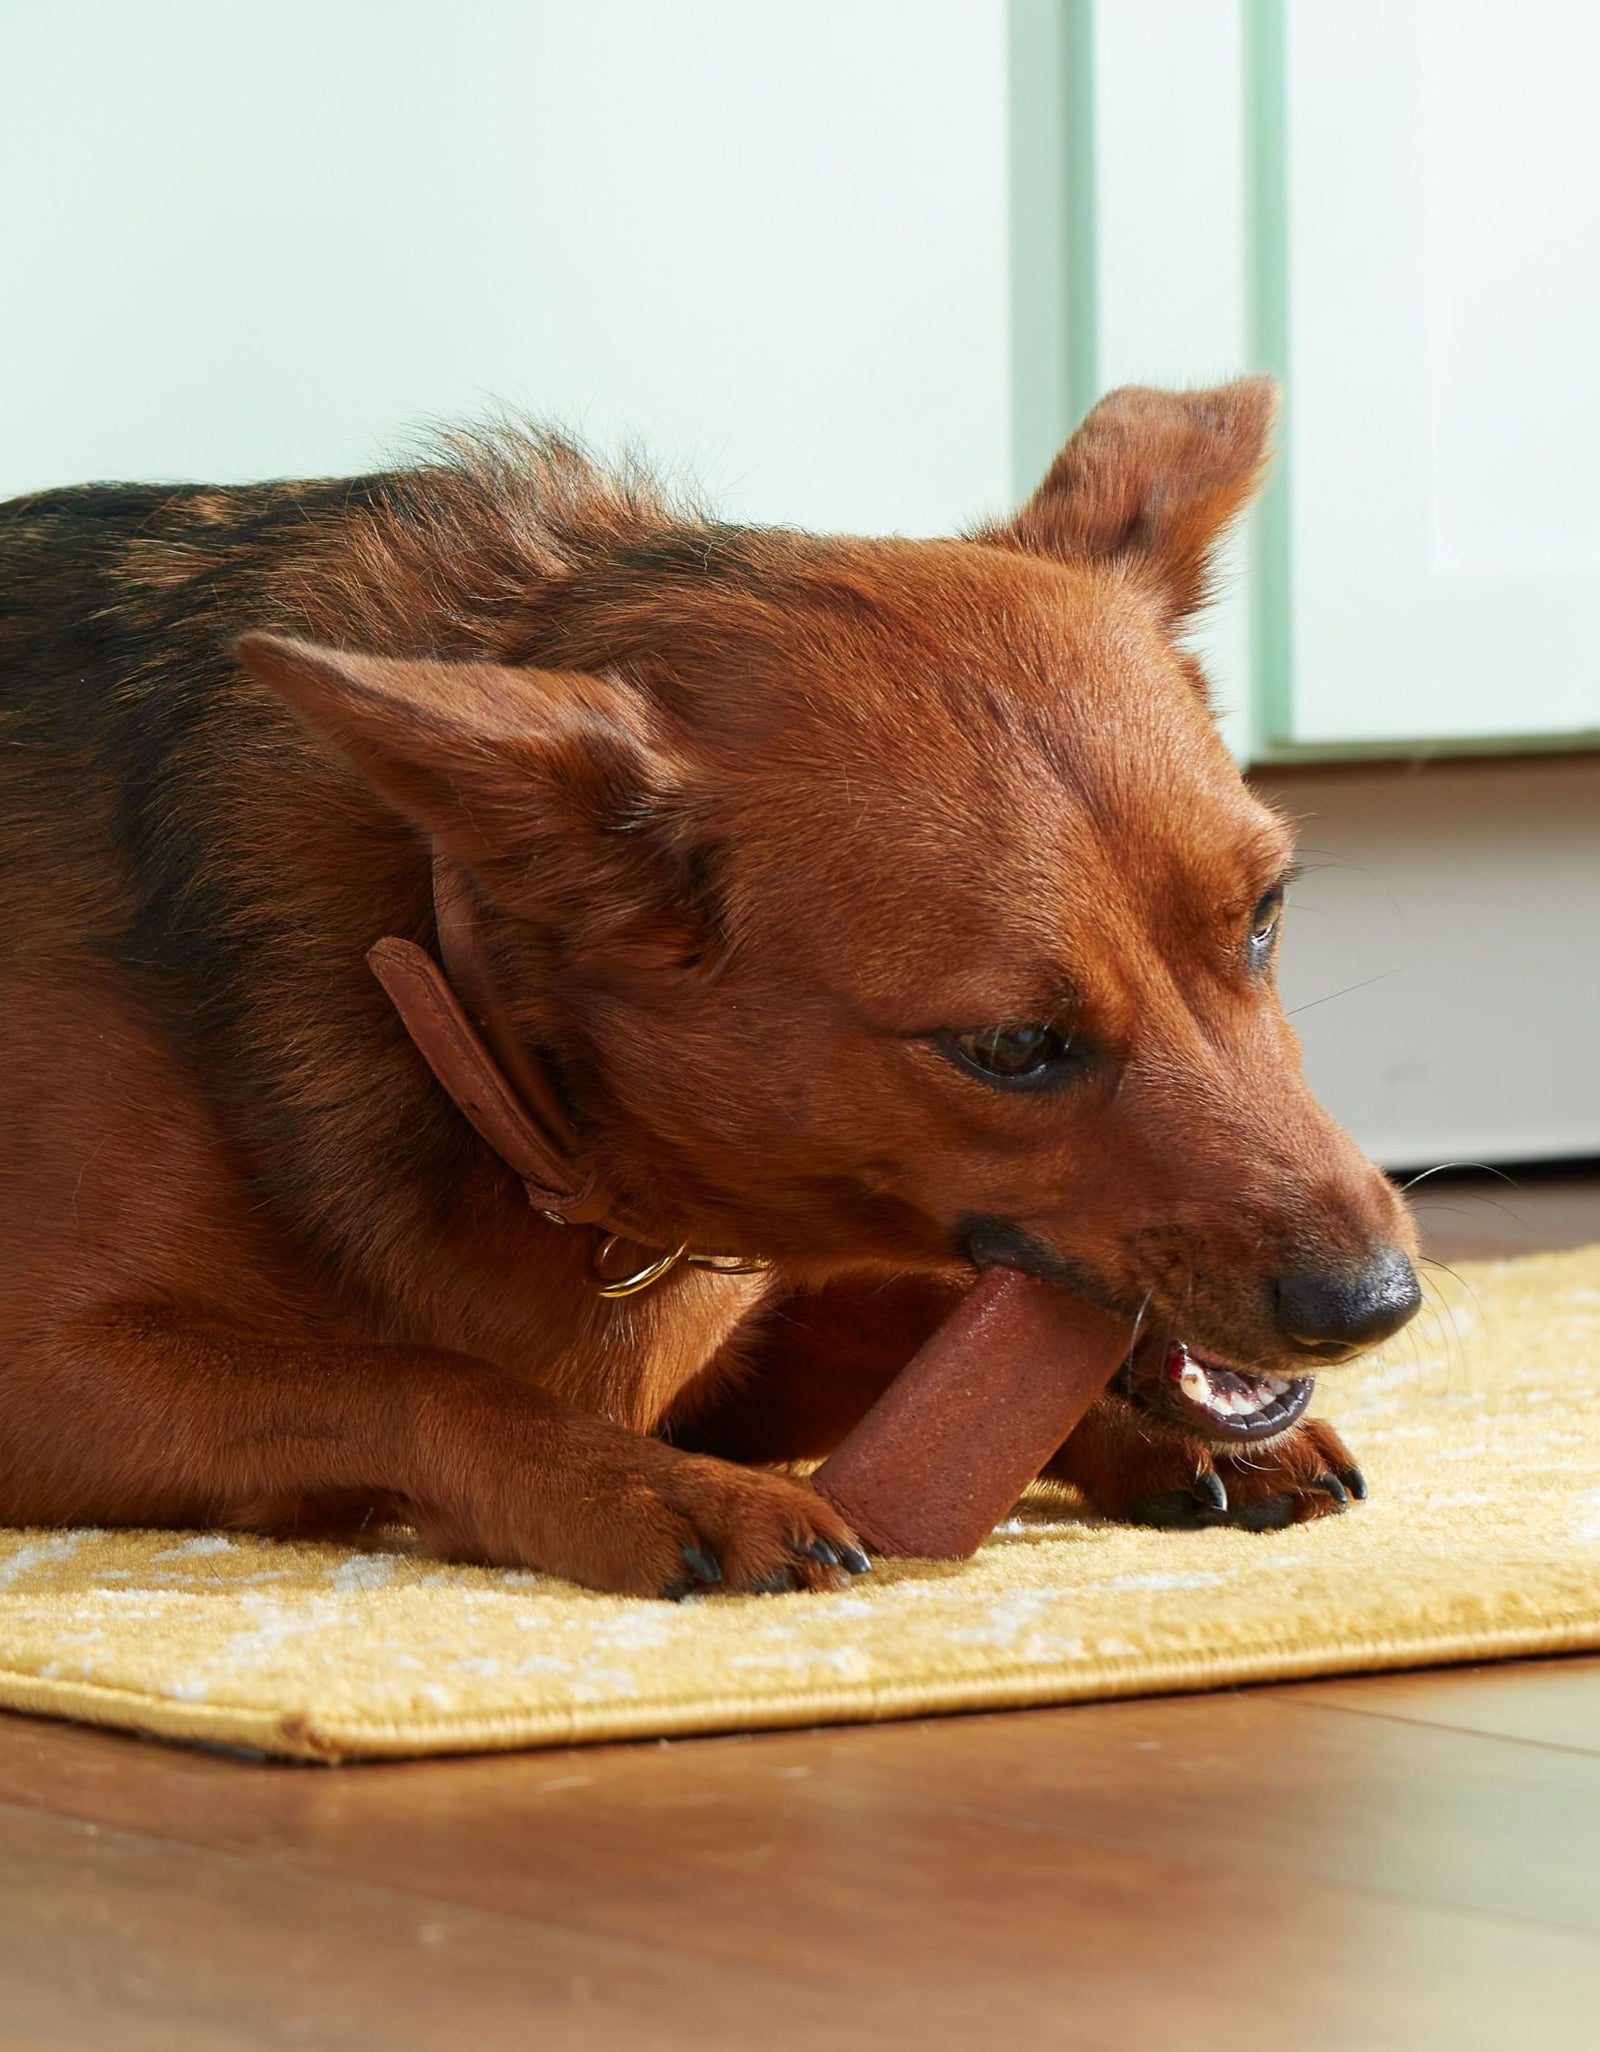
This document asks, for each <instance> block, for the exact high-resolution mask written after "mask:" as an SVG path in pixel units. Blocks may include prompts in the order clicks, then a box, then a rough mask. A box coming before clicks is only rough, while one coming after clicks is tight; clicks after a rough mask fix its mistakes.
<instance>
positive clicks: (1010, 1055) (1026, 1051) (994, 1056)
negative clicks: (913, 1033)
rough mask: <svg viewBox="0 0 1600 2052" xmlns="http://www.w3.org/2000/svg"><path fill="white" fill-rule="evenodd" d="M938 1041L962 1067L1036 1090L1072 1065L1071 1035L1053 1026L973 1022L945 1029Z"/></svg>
mask: <svg viewBox="0 0 1600 2052" xmlns="http://www.w3.org/2000/svg"><path fill="white" fill-rule="evenodd" d="M940 1045H941V1046H942V1047H943V1048H944V1050H945V1052H946V1053H947V1054H949V1055H950V1056H951V1057H952V1058H953V1059H954V1060H955V1061H956V1062H958V1063H959V1064H960V1065H961V1067H962V1068H965V1069H970V1070H971V1071H972V1072H973V1073H974V1074H975V1075H978V1076H981V1077H982V1078H983V1080H984V1081H985V1082H986V1083H998V1084H1001V1085H1002V1086H1006V1087H1009V1088H1012V1089H1023V1090H1038V1089H1041V1088H1044V1087H1047V1086H1048V1085H1049V1084H1052V1083H1055V1082H1059V1081H1060V1080H1061V1079H1062V1077H1063V1076H1064V1074H1065V1073H1066V1071H1067V1070H1068V1069H1069V1068H1070V1067H1071V1066H1072V1064H1073V1059H1074V1050H1073V1045H1072V1040H1071V1037H1070V1036H1069V1035H1068V1034H1065V1033H1063V1032H1061V1031H1060V1029H1059V1028H1058V1027H1055V1026H1043V1025H1026V1026H976V1027H974V1028H972V1030H971V1031H970V1032H966V1033H946V1034H943V1035H942V1036H941V1038H940Z"/></svg>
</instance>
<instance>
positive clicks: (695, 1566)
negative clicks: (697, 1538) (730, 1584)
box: [678, 1546, 722, 1582]
mask: <svg viewBox="0 0 1600 2052" xmlns="http://www.w3.org/2000/svg"><path fill="white" fill-rule="evenodd" d="M678 1550H679V1552H680V1553H681V1554H682V1556H683V1564H684V1566H685V1567H686V1568H687V1569H688V1570H689V1572H690V1573H691V1574H692V1575H695V1576H696V1577H698V1579H699V1580H700V1581H702V1582H720V1581H721V1580H722V1562H721V1561H720V1560H718V1558H717V1556H716V1555H715V1554H714V1553H710V1552H708V1551H707V1550H706V1548H705V1547H703V1546H683V1547H680V1548H679V1549H678Z"/></svg>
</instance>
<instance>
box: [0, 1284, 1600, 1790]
mask: <svg viewBox="0 0 1600 2052" xmlns="http://www.w3.org/2000/svg"><path fill="white" fill-rule="evenodd" d="M1447 1289H1448V1290H1449V1300H1448V1302H1447V1303H1446V1304H1444V1305H1442V1306H1440V1307H1439V1308H1438V1309H1436V1310H1435V1311H1434V1313H1433V1314H1432V1315H1428V1314H1425V1315H1424V1317H1423V1319H1422V1320H1420V1321H1419V1322H1418V1325H1417V1326H1416V1327H1414V1328H1413V1329H1412V1330H1411V1332H1409V1333H1407V1334H1403V1335H1401V1337H1400V1339H1399V1340H1397V1341H1396V1342H1394V1343H1393V1345H1392V1346H1391V1347H1390V1348H1389V1349H1388V1350H1387V1351H1386V1352H1385V1353H1382V1354H1379V1355H1377V1356H1375V1357H1373V1359H1372V1360H1371V1361H1370V1362H1368V1363H1365V1364H1362V1365H1361V1366H1359V1367H1356V1368H1354V1369H1350V1370H1346V1371H1343V1372H1342V1373H1340V1374H1338V1375H1332V1376H1328V1377H1326V1378H1325V1380H1324V1387H1323V1394H1322V1397H1321V1399H1320V1402H1321V1404H1322V1406H1323V1407H1324V1408H1325V1409H1326V1410H1327V1412H1328V1414H1329V1415H1331V1416H1332V1417H1334V1418H1335V1419H1336V1420H1337V1422H1338V1424H1339V1426H1340V1428H1341V1430H1342V1431H1343V1432H1344V1433H1345V1436H1346V1438H1347V1439H1348V1440H1349V1442H1350V1444H1351V1447H1352V1450H1353V1451H1354V1452H1355V1454H1356V1457H1357V1459H1358V1460H1359V1461H1360V1462H1361V1463H1362V1466H1363V1467H1364V1468H1365V1470H1366V1472H1367V1475H1368V1478H1369V1480H1370V1481H1371V1484H1372V1500H1371V1501H1370V1502H1369V1503H1367V1504H1365V1505H1363V1506H1361V1507H1360V1508H1359V1509H1357V1510H1355V1511H1353V1512H1351V1513H1349V1514H1347V1515H1345V1516H1343V1517H1336V1518H1326V1519H1323V1520H1320V1521H1319V1522H1317V1523H1315V1524H1313V1525H1306V1526H1300V1527H1297V1528H1294V1529H1292V1530H1290V1531H1287V1532H1278V1533H1264V1534H1259V1535H1258V1534H1254V1533H1244V1532H1233V1531H1218V1530H1214V1531H1199V1532H1154V1531H1140V1530H1134V1529H1131V1528H1129V1527H1126V1526H1115V1525H1106V1524H1100V1523H1098V1522H1095V1521H1093V1520H1089V1519H1086V1518H1084V1517H1082V1516H1081V1515H1076V1514H1074V1513H1073V1511H1072V1509H1071V1506H1070V1503H1065V1502H1057V1503H1053V1504H1045V1503H1042V1502H1030V1504H1029V1505H1028V1506H1026V1507H1025V1508H1024V1511H1023V1513H1022V1514H1021V1515H1020V1516H1019V1517H1018V1518H1017V1519H1015V1520H1013V1521H1012V1523H1011V1524H1009V1525H1008V1526H1006V1527H1005V1528H1004V1529H1003V1530H1002V1531H1000V1532H999V1533H997V1534H996V1535H995V1537H994V1538H993V1539H991V1540H990V1541H989V1543H988V1544H987V1545H986V1546H985V1547H984V1548H983V1550H982V1552H981V1553H980V1554H979V1555H978V1557H977V1558H976V1560H973V1561H971V1562H968V1563H965V1564H963V1565H959V1566H948V1565H936V1564H931V1563H919V1562H901V1563H898V1564H880V1565H879V1566H878V1567H877V1568H876V1569H875V1570H874V1572H873V1574H872V1575H871V1576H870V1577H868V1578H867V1579H866V1580H865V1581H864V1582H863V1583H862V1584H861V1585H859V1586H858V1587H854V1588H852V1589H850V1590H849V1591H848V1592H846V1593H844V1594H841V1595H834V1596H802V1595H796V1596H766V1597H738V1598H728V1597H708V1598H697V1599H694V1600H691V1601H690V1602H687V1603H684V1604H681V1605H673V1604H668V1603H658V1602H644V1601H635V1600H631V1599H624V1598H619V1597H613V1596H596V1595H591V1594H589V1593H587V1592H586V1591H584V1590H581V1589H577V1588H574V1587H573V1586H572V1585H571V1584H569V1583H564V1582H558V1581H555V1580H553V1579H551V1578H549V1577H546V1576H540V1575H533V1574H526V1573H509V1572H494V1571H490V1570H484V1569H476V1568H447V1567H440V1566H437V1565H435V1564H433V1563H431V1562H428V1561H425V1560H420V1559H417V1558H415V1557H412V1556H410V1555H407V1554H405V1553H380V1552H357V1551H348V1550H345V1549H342V1548H337V1547H329V1546H310V1545H281V1544H275V1543H273V1542H272V1541H269V1540H262V1539H249V1538H240V1537H237V1536H228V1537H225V1536H223V1535H221V1534H218V1533H198V1534H183V1533H172V1532H98V1531H74V1532H8V1533H4V1534H0V1707H3V1708H9V1709H16V1710H28V1711H34V1712H40V1713H45V1714H48V1715H53V1716H60V1717H76V1718H83V1719H88V1720H90V1721H92V1722H94V1723H98V1724H109V1725H120V1726H124V1727H126V1728H128V1729H130V1730H134V1731H140V1732H146V1733H151V1734H155V1735H159V1736H161V1737H166V1738H175V1739H190V1740H203V1741H209V1742H211V1743H214V1744H221V1745H230V1746H237V1747H244V1748H250V1749H253V1750H256V1751H259V1752H263V1753H269V1754H277V1755H282V1756H285V1757H291V1758H297V1759H310V1760H328V1761H332V1760H347V1759H376V1758H394V1757H401V1756H405V1755H408V1754H424V1753H451V1752H466V1751H476V1750H480V1749H484V1748H492V1747H513V1746H537V1745H553V1744H559V1743H566V1742H569V1741H572V1740H579V1739H614V1738H639V1737H646V1736H657V1735H666V1734H681V1733H687V1732H711V1731H740V1730H754V1729H757V1728H761V1727H770V1726H775V1725H793V1724H816V1723H846V1722H853V1721H861V1720H867V1719H873V1718H887V1717H907V1716H912V1715H916V1714H920V1713H928V1712H934V1711H947V1710H974V1709H997V1708H1002V1707H1006V1706H1013V1705H1022V1704H1037V1703H1065V1702H1075V1701H1082V1700H1085V1699H1089V1698H1093V1697H1107V1696H1131V1695H1144V1694H1154V1693H1157V1692H1161V1691H1165V1690H1172V1689H1206V1688H1219V1687H1223V1686H1226V1685H1229V1684H1232V1683H1238V1682H1255V1681H1270V1680H1281V1679H1286V1678H1289V1677H1303V1676H1306V1675H1315V1674H1340V1673H1354V1672H1358V1671H1361V1670H1366V1669H1374V1668H1385V1667H1408V1666H1418V1665H1428V1664H1433V1663H1443V1662H1448V1661H1457V1660H1483V1659H1490V1658H1494V1657H1496V1656H1510V1655H1515V1654H1530V1653H1542V1652H1569V1651H1575V1650H1578V1649H1583V1648H1596V1647H1600V1247H1594V1248H1588V1249H1585V1250H1583V1251H1581V1252H1579V1253H1573V1254H1552V1255H1540V1256H1537V1257H1535V1258H1532V1259H1529V1260H1522V1261H1509V1262H1480V1263H1476V1264H1472V1265H1470V1266H1464V1267H1463V1269H1462V1272H1461V1282H1460V1285H1459V1286H1457V1285H1454V1284H1447Z"/></svg>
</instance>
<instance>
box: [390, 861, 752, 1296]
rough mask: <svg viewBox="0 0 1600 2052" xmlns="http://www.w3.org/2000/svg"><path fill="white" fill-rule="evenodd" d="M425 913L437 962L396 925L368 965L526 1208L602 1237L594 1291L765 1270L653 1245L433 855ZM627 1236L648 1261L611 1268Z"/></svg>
mask: <svg viewBox="0 0 1600 2052" xmlns="http://www.w3.org/2000/svg"><path fill="white" fill-rule="evenodd" d="M433 912H434V923H435V925H436V927H437V929H438V934H439V953H440V955H441V956H442V957H443V958H444V967H443V968H442V969H441V968H440V966H439V964H438V963H437V962H436V961H435V960H434V959H433V957H432V956H431V955H430V954H429V953H428V952H427V950H426V949H425V948H419V947H418V946H417V945H416V944H415V942H413V941H408V940H401V939H400V937H399V935H398V934H389V935H387V936H386V937H385V938H384V939H383V940H380V941H378V942H376V943H375V944H374V946H373V947H371V948H370V949H369V950H368V952H367V965H368V967H369V968H370V969H371V971H372V973H373V975H374V976H376V977H377V979H378V981H379V982H380V983H381V984H382V985H383V988H384V990H385V992H386V993H387V994H388V998H389V1002H390V1003H391V1004H392V1005H393V1006H394V1008H395V1010H396V1011H397V1012H398V1013H399V1015H400V1023H401V1024H402V1025H403V1026H404V1027H405V1029H406V1031H407V1033H409V1034H410V1036H411V1038H412V1040H413V1042H414V1043H415V1045H416V1049H417V1052H418V1053H419V1054H420V1055H421V1056H422V1059H423V1060H424V1061H425V1062H426V1063H427V1065H428V1067H429V1068H430V1069H431V1070H432V1071H433V1073H434V1076H435V1078H436V1079H437V1081H438V1083H439V1086H440V1088H441V1089H442V1090H443V1091H444V1093H445V1095H446V1096H447V1097H448V1098H449V1099H450V1100H451V1102H452V1103H453V1104H454V1105H455V1107H456V1109H457V1110H458V1111H459V1112H460V1113H461V1115H462V1117H463V1118H464V1119H466V1121H467V1122H468V1124H469V1125H470V1126H471V1127H472V1128H473V1130H474V1132H476V1133H477V1135H478V1137H479V1138H480V1139H482V1140H484V1141H486V1142H487V1143H488V1145H489V1146H490V1147H492V1148H493V1149H494V1151H495V1153H496V1154H498V1155H499V1156H500V1159H501V1160H502V1161H503V1162H505V1163H506V1164H507V1166H508V1167H509V1168H510V1169H511V1170H512V1171H513V1173H514V1174H515V1175H517V1176H518V1177H519V1178H520V1179H521V1182H522V1187H523V1188H524V1190H526V1191H527V1193H528V1202H529V1203H530V1204H531V1205H532V1206H533V1207H534V1209H535V1210H536V1211H538V1212H540V1213H541V1214H542V1215H543V1216H544V1217H545V1218H548V1219H549V1220H550V1221H551V1222H552V1223H553V1224H556V1225H575V1226H576V1225H593V1226H598V1227H599V1228H600V1229H601V1230H602V1231H603V1232H604V1233H605V1234H606V1235H607V1236H608V1237H607V1238H606V1240H605V1243H604V1244H603V1245H602V1246H601V1247H599V1248H598V1249H597V1250H596V1252H595V1255H594V1257H593V1260H592V1261H591V1264H590V1266H591V1268H592V1270H593V1273H594V1278H595V1283H596V1287H597V1288H598V1289H599V1292H600V1294H601V1296H603V1297H629V1296H633V1295H634V1294H635V1293H636V1292H637V1291H639V1290H642V1289H648V1288H649V1287H650V1285H651V1284H652V1283H655V1282H659V1281H660V1280H661V1278H662V1277H663V1276H665V1275H668V1274H670V1272H671V1271H672V1270H673V1269H674V1268H676V1267H677V1265H678V1263H679V1262H680V1261H685V1262H688V1263H690V1264H692V1265H693V1266H694V1267H696V1268H711V1269H716V1270H718V1271H719V1272H721V1273H723V1274H726V1275H744V1274H751V1273H754V1272H756V1271H758V1270H760V1269H764V1268H765V1267H767V1265H768V1264H767V1263H766V1262H764V1261H753V1260H748V1259H742V1258H741V1257H739V1256H737V1255H730V1254H691V1253H690V1252H689V1249H688V1247H687V1246H680V1247H673V1248H670V1249H664V1250H662V1249H654V1250H653V1243H652V1242H651V1241H650V1240H649V1239H648V1238H647V1237H646V1236H645V1235H643V1234H641V1233H640V1231H639V1229H638V1227H637V1226H633V1225H630V1224H629V1223H628V1221H627V1218H626V1215H625V1214H622V1213H619V1210H618V1207H617V1204H616V1201H615V1199H614V1198H613V1197H612V1195H611V1193H610V1191H608V1190H607V1189H606V1188H605V1187H604V1185H603V1184H602V1183H601V1182H600V1179H599V1178H598V1176H596V1175H595V1174H594V1173H593V1171H592V1170H585V1169H584V1167H583V1165H582V1163H581V1161H580V1159H579V1142H578V1136H577V1135H576V1133H575V1132H574V1131H573V1128H572V1121H571V1119H570V1118H569V1117H568V1116H567V1109H566V1106H565V1104H564V1103H563V1102H562V1097H561V1090H560V1086H559V1085H558V1084H557V1082H556V1080H555V1078H554V1076H553V1075H552V1074H551V1073H550V1070H549V1069H548V1067H547V1066H546V1064H545V1063H544V1062H542V1061H541V1060H540V1059H539V1057H538V1055H537V1054H535V1053H533V1052H531V1051H529V1050H527V1049H525V1048H524V1047H523V1045H522V1043H521V1041H520V1040H519V1038H518V1036H517V1034H516V1033H515V1032H514V1031H513V1029H512V1027H511V1025H510V1022H509V1021H508V1020H507V1018H506V1016H505V1013H504V1010H503V1008H502V1007H501V1005H500V1002H499V999H498V998H497V996H496V994H495V987H494V972H493V969H492V968H491V966H490V962H489V958H488V950H487V948H486V946H485V944H484V940H483V935H482V932H481V930H480V927H479V922H478V913H477V906H476V904H475V902H474V897H473V889H472V883H471V879H470V878H469V877H468V876H467V875H466V873H465V872H464V871H463V870H461V869H460V868H458V867H457V865H456V864H455V863H453V862H451V861H449V860H448V859H447V858H446V857H445V856H442V855H438V854H436V855H435V856H434V858H433ZM624 1243H627V1244H630V1245H633V1246H635V1247H638V1248H640V1249H643V1250H645V1251H646V1252H647V1253H649V1255H650V1258H649V1259H647V1260H646V1261H645V1262H643V1263H642V1264H641V1265H638V1266H636V1267H634V1268H630V1269H629V1270H628V1272H627V1273H625V1274H617V1273H615V1272H614V1270H613V1269H612V1268H611V1266H610V1265H609V1257H610V1256H611V1255H612V1253H613V1252H614V1251H615V1250H617V1249H618V1248H620V1247H621V1246H622V1245H623V1244H624Z"/></svg>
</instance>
